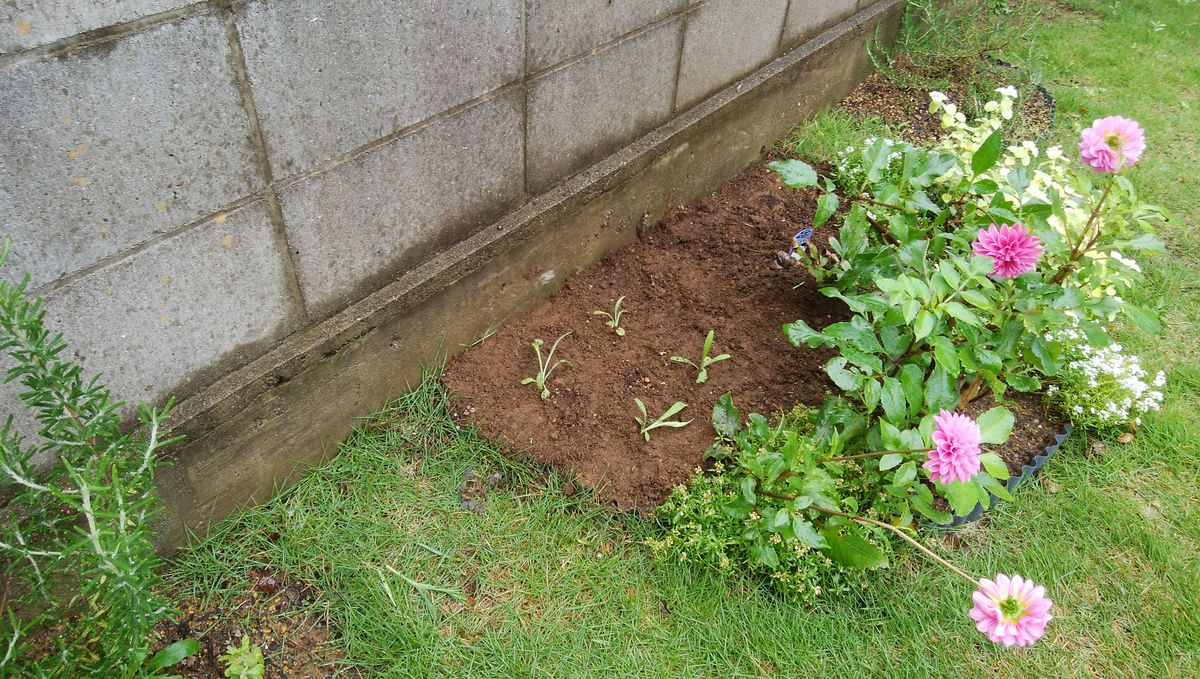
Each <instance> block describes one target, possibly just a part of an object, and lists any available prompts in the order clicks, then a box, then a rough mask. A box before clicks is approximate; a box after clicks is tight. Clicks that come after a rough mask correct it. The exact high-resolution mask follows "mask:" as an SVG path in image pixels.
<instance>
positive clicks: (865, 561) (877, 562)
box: [821, 528, 888, 569]
mask: <svg viewBox="0 0 1200 679" xmlns="http://www.w3.org/2000/svg"><path fill="white" fill-rule="evenodd" d="M821 535H823V536H824V537H825V540H826V542H828V543H829V548H828V550H827V553H828V554H829V558H830V559H833V560H834V561H837V562H838V563H840V564H843V565H845V566H850V567H851V568H864V569H866V568H881V567H883V566H886V565H887V563H888V560H887V555H886V554H884V553H883V550H881V549H879V548H878V547H876V546H875V545H873V544H871V543H870V542H868V541H867V540H866V539H865V538H863V537H861V536H859V535H856V534H854V533H847V534H846V535H838V534H837V532H836V531H834V530H831V529H829V528H826V529H824V530H822V531H821Z"/></svg>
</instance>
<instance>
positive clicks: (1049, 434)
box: [963, 392, 1064, 476]
mask: <svg viewBox="0 0 1200 679" xmlns="http://www.w3.org/2000/svg"><path fill="white" fill-rule="evenodd" d="M1005 397H1006V400H1007V402H1006V403H1005V404H1004V407H1005V408H1008V409H1009V410H1011V411H1012V414H1013V416H1014V417H1015V418H1016V422H1015V423H1014V424H1013V431H1012V434H1011V435H1010V436H1009V437H1008V440H1007V441H1005V442H1004V444H1003V445H999V446H994V445H988V446H986V448H987V450H989V451H991V452H993V453H996V454H997V455H999V456H1000V458H1001V459H1002V460H1004V464H1006V465H1007V466H1008V473H1009V475H1011V476H1020V475H1021V467H1023V466H1025V465H1027V464H1030V463H1031V462H1032V461H1033V457H1034V456H1035V455H1042V454H1044V453H1045V452H1046V446H1049V445H1051V444H1053V443H1054V437H1055V435H1057V434H1061V433H1062V431H1063V426H1064V425H1063V422H1062V421H1061V420H1055V419H1052V418H1051V417H1048V416H1047V414H1046V408H1045V406H1044V405H1042V397H1041V395H1039V394H1021V393H1015V392H1009V393H1008V394H1005ZM995 406H996V400H995V398H993V397H992V395H991V394H988V395H986V396H981V397H980V398H977V399H975V400H974V401H972V402H971V403H970V404H969V405H967V407H966V408H963V412H965V413H967V414H968V415H970V416H971V417H978V416H980V415H982V414H983V413H984V412H986V411H987V410H990V409H991V408H994V407H995Z"/></svg>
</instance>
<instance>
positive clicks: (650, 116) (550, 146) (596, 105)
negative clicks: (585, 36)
mask: <svg viewBox="0 0 1200 679" xmlns="http://www.w3.org/2000/svg"><path fill="white" fill-rule="evenodd" d="M681 26H682V21H681V20H679V19H676V20H674V21H670V22H667V23H664V24H662V25H660V26H658V27H656V28H653V29H651V30H649V31H646V32H645V33H641V34H638V35H636V36H634V37H632V38H630V39H629V40H626V41H623V42H620V43H617V44H615V45H613V46H611V47H608V48H607V49H604V50H602V51H600V52H598V53H596V54H593V55H591V56H588V57H586V58H584V59H581V60H579V61H576V62H573V63H571V64H568V65H566V66H564V67H563V68H560V69H555V70H553V71H551V72H549V73H547V74H545V75H542V76H540V77H538V78H536V79H534V80H531V81H530V82H529V107H528V115H529V140H528V143H529V149H528V154H529V160H528V163H529V170H528V182H529V190H530V192H531V193H535V194H536V193H540V192H542V191H544V190H546V189H548V188H550V187H551V186H553V185H554V183H555V182H557V181H558V180H560V179H562V178H563V177H566V176H567V175H569V174H571V173H572V172H574V171H575V170H578V169H580V168H582V167H586V166H588V165H591V164H592V163H593V162H595V161H597V160H599V159H600V158H603V157H604V156H606V155H608V154H609V153H611V152H612V151H614V150H616V149H617V148H619V147H621V146H623V145H625V144H627V143H629V142H630V141H631V140H633V139H634V138H636V137H638V136H640V135H642V134H644V133H645V132H646V131H648V130H650V129H651V128H653V127H655V126H657V125H659V124H661V123H662V122H663V121H665V120H666V119H667V118H669V117H670V116H671V96H672V91H671V90H672V85H673V83H674V82H675V58H676V54H677V53H678V51H679V41H680V38H681V35H680V32H681V31H680V28H681Z"/></svg>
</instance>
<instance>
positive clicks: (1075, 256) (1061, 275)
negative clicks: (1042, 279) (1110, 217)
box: [1050, 177, 1117, 285]
mask: <svg viewBox="0 0 1200 679" xmlns="http://www.w3.org/2000/svg"><path fill="white" fill-rule="evenodd" d="M1116 183H1117V180H1116V178H1115V177H1114V178H1113V179H1112V180H1111V181H1109V182H1108V186H1105V187H1104V193H1102V194H1100V200H1098V201H1096V207H1094V208H1092V214H1091V215H1089V216H1088V220H1087V224H1084V225H1083V230H1082V231H1080V232H1079V242H1077V243H1075V247H1073V248H1071V255H1070V256H1069V257H1067V261H1066V263H1064V264H1063V265H1062V267H1061V268H1059V270H1058V273H1056V274H1054V278H1051V279H1050V284H1051V285H1056V284H1058V283H1062V282H1063V280H1064V279H1066V277H1067V274H1069V273H1071V267H1072V265H1073V264H1075V262H1077V261H1078V260H1079V258H1080V257H1081V256H1083V253H1084V252H1087V250H1088V249H1090V248H1091V246H1092V244H1094V243H1095V242H1096V240H1097V239H1098V238H1099V237H1100V232H1099V229H1100V227H1099V225H1097V226H1096V229H1097V230H1096V235H1095V236H1094V237H1092V240H1091V242H1089V243H1088V245H1087V248H1083V241H1084V240H1085V239H1087V235H1088V231H1090V230H1091V228H1092V224H1093V223H1095V221H1096V219H1097V218H1098V217H1099V216H1100V208H1101V207H1103V206H1104V201H1105V199H1106V198H1108V194H1109V192H1110V191H1112V187H1113V184H1116ZM1081 248H1083V249H1082V250H1081Z"/></svg>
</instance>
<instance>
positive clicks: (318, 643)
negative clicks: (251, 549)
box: [154, 571, 358, 679]
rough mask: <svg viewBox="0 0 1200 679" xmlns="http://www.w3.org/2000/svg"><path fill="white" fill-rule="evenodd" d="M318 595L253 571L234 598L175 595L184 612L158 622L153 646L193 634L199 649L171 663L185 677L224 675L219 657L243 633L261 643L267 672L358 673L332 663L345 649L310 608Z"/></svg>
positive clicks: (282, 677) (304, 678)
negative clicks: (340, 649)
mask: <svg viewBox="0 0 1200 679" xmlns="http://www.w3.org/2000/svg"><path fill="white" fill-rule="evenodd" d="M319 599H320V593H319V592H318V591H316V590H315V589H314V588H312V587H309V586H307V585H303V584H298V583H290V582H286V581H284V580H283V579H282V578H281V576H278V575H271V574H268V573H266V572H259V571H253V572H251V574H250V576H249V577H248V579H247V581H246V583H245V592H244V593H243V594H242V595H240V596H237V597H235V598H234V599H232V600H230V601H225V602H221V601H210V602H207V603H206V602H204V601H203V600H202V599H200V598H197V597H188V598H184V599H182V600H177V601H175V602H174V605H175V606H177V607H178V608H179V611H180V614H179V615H178V616H177V617H176V618H175V619H174V620H172V621H170V622H164V623H162V624H160V625H159V627H158V633H159V635H160V639H161V641H160V643H159V644H157V645H156V646H155V648H154V650H155V651H157V650H158V648H160V647H162V646H166V645H167V644H170V643H173V642H175V641H179V640H180V639H195V640H196V641H198V642H200V650H199V651H198V652H197V653H196V654H195V655H193V656H192V657H190V658H187V659H185V660H184V661H183V662H182V663H181V664H180V665H177V666H175V667H172V668H169V670H170V673H172V674H177V675H179V676H182V677H184V679H218V678H219V677H224V676H225V663H224V662H222V661H220V660H218V657H219V656H221V655H222V654H224V653H225V652H226V649H227V648H228V647H229V646H231V645H233V646H238V645H240V644H241V641H242V635H243V634H245V635H247V636H248V637H249V638H250V644H251V645H255V644H257V645H258V646H259V647H261V648H262V651H263V658H264V663H263V669H264V674H263V676H264V677H268V678H278V679H316V678H318V677H321V678H324V677H332V676H343V677H344V676H358V675H357V672H355V671H353V670H352V669H350V668H347V667H345V666H342V665H335V664H334V663H336V662H337V661H338V660H340V659H341V658H342V655H341V653H339V652H338V651H337V649H336V648H335V647H334V646H333V645H331V644H330V643H329V625H328V622H327V621H326V620H324V619H322V618H319V617H315V616H313V615H312V614H311V613H309V612H308V610H309V609H310V605H311V604H312V602H314V601H318V600H319ZM335 670H336V672H335ZM348 670H349V674H347V671H348Z"/></svg>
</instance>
